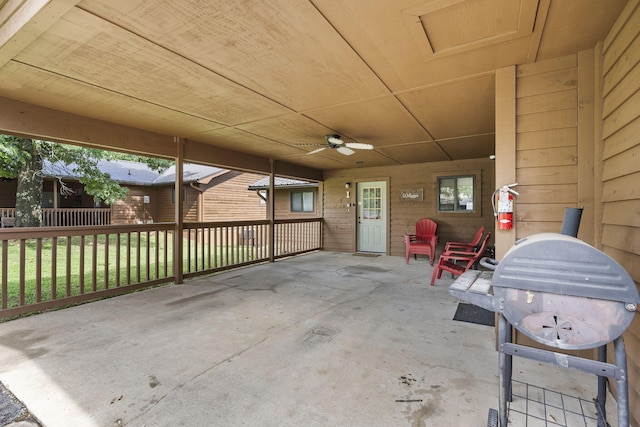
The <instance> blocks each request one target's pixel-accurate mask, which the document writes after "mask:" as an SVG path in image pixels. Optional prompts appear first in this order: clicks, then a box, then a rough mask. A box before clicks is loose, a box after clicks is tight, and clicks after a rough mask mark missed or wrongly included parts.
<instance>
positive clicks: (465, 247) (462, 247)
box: [443, 225, 484, 252]
mask: <svg viewBox="0 0 640 427" xmlns="http://www.w3.org/2000/svg"><path fill="white" fill-rule="evenodd" d="M483 234H484V225H483V226H481V227H480V228H479V229H478V231H477V232H476V236H475V237H474V238H473V240H472V241H470V242H447V243H446V244H445V245H444V251H443V252H451V251H452V250H457V251H472V250H473V248H475V247H477V246H478V245H479V244H480V240H482V235H483Z"/></svg>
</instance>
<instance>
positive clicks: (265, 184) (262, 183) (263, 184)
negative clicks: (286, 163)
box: [249, 176, 318, 190]
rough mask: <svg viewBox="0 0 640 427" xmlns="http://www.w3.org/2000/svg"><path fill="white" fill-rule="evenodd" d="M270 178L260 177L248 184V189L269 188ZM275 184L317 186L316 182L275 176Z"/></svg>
mask: <svg viewBox="0 0 640 427" xmlns="http://www.w3.org/2000/svg"><path fill="white" fill-rule="evenodd" d="M270 182H271V180H270V179H269V177H268V176H265V177H264V178H261V179H259V180H257V181H256V182H254V183H253V184H251V185H250V186H249V190H263V189H266V188H269V184H270ZM275 186H276V187H278V188H283V187H287V188H301V187H317V186H318V183H317V182H308V181H301V180H299V179H290V178H281V177H278V176H277V177H276V180H275Z"/></svg>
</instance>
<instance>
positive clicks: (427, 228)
mask: <svg viewBox="0 0 640 427" xmlns="http://www.w3.org/2000/svg"><path fill="white" fill-rule="evenodd" d="M437 228H438V224H436V223H435V222H434V221H433V220H431V219H429V218H422V219H421V220H419V221H418V222H416V234H405V236H404V244H405V258H406V261H407V264H409V256H410V255H412V254H413V257H414V259H418V256H417V254H420V255H427V256H429V263H430V264H431V265H433V262H434V261H435V256H436V244H437V243H438V236H436V229H437Z"/></svg>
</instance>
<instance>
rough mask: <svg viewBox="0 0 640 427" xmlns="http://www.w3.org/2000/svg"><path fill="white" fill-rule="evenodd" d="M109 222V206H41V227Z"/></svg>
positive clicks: (105, 223)
mask: <svg viewBox="0 0 640 427" xmlns="http://www.w3.org/2000/svg"><path fill="white" fill-rule="evenodd" d="M109 224H111V208H56V209H54V208H43V209H42V226H43V227H76V226H88V225H109Z"/></svg>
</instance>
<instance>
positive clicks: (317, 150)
mask: <svg viewBox="0 0 640 427" xmlns="http://www.w3.org/2000/svg"><path fill="white" fill-rule="evenodd" d="M326 148H327V147H321V148H316V149H315V150H313V151H309V152H308V153H307V154H316V153H319V152H321V151H322V150H324V149H326Z"/></svg>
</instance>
